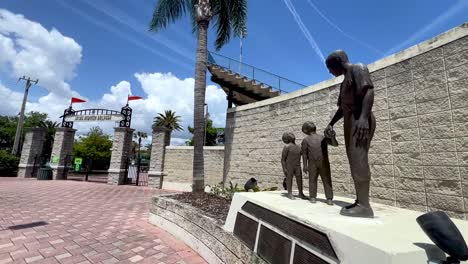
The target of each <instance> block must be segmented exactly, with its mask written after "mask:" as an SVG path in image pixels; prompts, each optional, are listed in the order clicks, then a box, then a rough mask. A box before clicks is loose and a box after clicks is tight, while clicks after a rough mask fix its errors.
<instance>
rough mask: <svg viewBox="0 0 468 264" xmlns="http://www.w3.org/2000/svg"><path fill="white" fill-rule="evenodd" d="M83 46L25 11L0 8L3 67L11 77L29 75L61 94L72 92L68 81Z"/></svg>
mask: <svg viewBox="0 0 468 264" xmlns="http://www.w3.org/2000/svg"><path fill="white" fill-rule="evenodd" d="M81 51H82V48H81V46H80V45H79V44H78V43H76V42H75V41H74V40H73V39H72V38H69V37H66V36H64V35H62V34H61V33H60V32H58V31H57V30H56V29H51V30H50V31H49V30H47V29H46V28H44V27H43V26H42V25H41V24H39V23H36V22H33V21H30V20H28V19H26V18H25V17H24V16H22V15H17V14H13V13H11V12H9V11H7V10H5V9H0V68H6V69H8V70H9V72H10V74H11V77H13V78H18V77H19V76H23V75H26V76H30V77H31V78H33V79H39V80H40V85H41V86H42V87H45V88H46V89H48V90H49V92H53V93H55V94H59V95H62V96H64V95H67V96H70V95H71V94H72V91H71V88H70V85H69V84H68V82H67V81H69V80H71V79H72V78H74V77H75V70H76V66H77V65H78V64H79V63H80V62H81Z"/></svg>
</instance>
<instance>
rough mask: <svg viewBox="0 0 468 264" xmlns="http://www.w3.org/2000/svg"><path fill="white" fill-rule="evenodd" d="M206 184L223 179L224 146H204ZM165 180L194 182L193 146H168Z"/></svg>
mask: <svg viewBox="0 0 468 264" xmlns="http://www.w3.org/2000/svg"><path fill="white" fill-rule="evenodd" d="M204 156H205V184H209V185H213V184H219V183H220V182H222V180H223V164H224V147H204ZM164 170H165V172H167V174H168V175H167V176H166V177H165V178H164V180H165V181H169V182H183V183H192V178H193V147H173V146H168V147H166V158H165V161H164Z"/></svg>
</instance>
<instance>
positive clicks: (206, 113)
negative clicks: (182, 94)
mask: <svg viewBox="0 0 468 264" xmlns="http://www.w3.org/2000/svg"><path fill="white" fill-rule="evenodd" d="M207 130H208V104H205V139H204V140H203V146H205V145H206V131H207Z"/></svg>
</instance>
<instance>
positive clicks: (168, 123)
mask: <svg viewBox="0 0 468 264" xmlns="http://www.w3.org/2000/svg"><path fill="white" fill-rule="evenodd" d="M156 127H166V128H169V129H170V130H177V131H181V130H183V128H182V126H181V125H180V116H177V115H176V113H175V112H174V111H172V110H166V111H164V114H162V113H158V115H157V116H156V117H155V118H154V121H153V129H154V128H156Z"/></svg>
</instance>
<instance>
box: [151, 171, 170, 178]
mask: <svg viewBox="0 0 468 264" xmlns="http://www.w3.org/2000/svg"><path fill="white" fill-rule="evenodd" d="M167 175H168V174H167V172H164V171H148V177H158V176H167Z"/></svg>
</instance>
